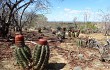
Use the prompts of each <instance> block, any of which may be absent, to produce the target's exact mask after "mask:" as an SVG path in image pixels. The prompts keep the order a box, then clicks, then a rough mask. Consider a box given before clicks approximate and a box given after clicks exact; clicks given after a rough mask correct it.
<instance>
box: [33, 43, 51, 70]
mask: <svg viewBox="0 0 110 70" xmlns="http://www.w3.org/2000/svg"><path fill="white" fill-rule="evenodd" d="M49 51H50V50H49V46H48V45H41V44H38V45H37V46H36V47H35V50H34V55H33V66H34V70H43V69H44V68H45V67H46V66H47V64H48V60H49Z"/></svg>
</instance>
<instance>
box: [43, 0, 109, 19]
mask: <svg viewBox="0 0 110 70" xmlns="http://www.w3.org/2000/svg"><path fill="white" fill-rule="evenodd" d="M49 1H50V3H51V5H52V7H51V8H50V9H49V12H48V13H46V14H44V15H45V16H46V17H47V18H48V21H73V20H74V19H75V18H76V21H84V16H85V15H86V14H87V17H88V18H87V20H88V21H100V20H101V16H100V14H103V12H104V13H107V12H110V11H109V10H110V4H109V3H110V0H64V1H59V0H49ZM101 10H102V11H103V12H101Z"/></svg>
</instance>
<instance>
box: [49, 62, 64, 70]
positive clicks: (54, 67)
mask: <svg viewBox="0 0 110 70" xmlns="http://www.w3.org/2000/svg"><path fill="white" fill-rule="evenodd" d="M65 65H66V64H65V63H49V65H48V67H47V70H60V69H62V68H64V66H65Z"/></svg>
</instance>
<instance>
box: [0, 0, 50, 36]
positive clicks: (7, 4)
mask: <svg viewBox="0 0 110 70" xmlns="http://www.w3.org/2000/svg"><path fill="white" fill-rule="evenodd" d="M0 1H1V2H0V33H1V36H2V37H6V36H7V34H8V32H9V27H10V26H11V25H14V26H16V28H17V30H18V31H20V32H22V27H23V24H22V20H23V15H24V12H25V10H26V9H27V8H28V7H29V6H30V5H32V4H34V5H35V9H36V10H45V9H47V8H48V7H49V1H48V0H0Z"/></svg>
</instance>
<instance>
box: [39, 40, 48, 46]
mask: <svg viewBox="0 0 110 70" xmlns="http://www.w3.org/2000/svg"><path fill="white" fill-rule="evenodd" d="M38 44H40V45H47V40H46V39H39V41H38Z"/></svg>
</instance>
